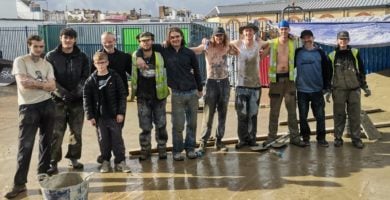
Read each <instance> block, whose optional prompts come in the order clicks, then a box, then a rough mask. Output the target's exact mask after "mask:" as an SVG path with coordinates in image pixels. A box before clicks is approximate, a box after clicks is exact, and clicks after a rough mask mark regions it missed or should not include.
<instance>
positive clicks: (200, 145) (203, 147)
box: [199, 142, 207, 153]
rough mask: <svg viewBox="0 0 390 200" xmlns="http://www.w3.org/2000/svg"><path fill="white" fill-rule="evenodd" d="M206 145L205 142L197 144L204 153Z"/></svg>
mask: <svg viewBox="0 0 390 200" xmlns="http://www.w3.org/2000/svg"><path fill="white" fill-rule="evenodd" d="M206 147H207V144H206V143H205V142H201V143H200V144H199V151H201V152H203V153H206V149H207V148H206Z"/></svg>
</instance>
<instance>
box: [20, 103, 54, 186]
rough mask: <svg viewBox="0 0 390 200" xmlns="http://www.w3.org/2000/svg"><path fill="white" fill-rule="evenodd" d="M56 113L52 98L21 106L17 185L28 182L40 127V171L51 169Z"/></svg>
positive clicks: (44, 171)
mask: <svg viewBox="0 0 390 200" xmlns="http://www.w3.org/2000/svg"><path fill="white" fill-rule="evenodd" d="M54 115H55V114H54V103H53V101H52V100H51V99H49V100H46V101H43V102H40V103H36V104H30V105H20V106H19V150H18V158H17V165H16V174H15V178H14V184H15V185H23V184H26V183H27V174H28V170H29V167H30V161H31V154H32V151H33V147H34V140H35V135H36V133H37V130H38V128H39V136H40V137H39V164H38V173H46V172H47V170H48V169H49V167H50V151H51V149H50V147H51V145H50V142H51V137H52V134H53V128H54V119H55V118H54Z"/></svg>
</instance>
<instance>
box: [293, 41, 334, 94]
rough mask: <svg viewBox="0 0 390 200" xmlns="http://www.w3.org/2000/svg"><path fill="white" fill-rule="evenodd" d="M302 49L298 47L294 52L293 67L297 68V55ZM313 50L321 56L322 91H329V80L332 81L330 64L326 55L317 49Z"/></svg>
mask: <svg viewBox="0 0 390 200" xmlns="http://www.w3.org/2000/svg"><path fill="white" fill-rule="evenodd" d="M303 48H304V47H299V48H297V49H296V50H295V56H294V59H295V60H294V67H296V66H297V55H298V52H299V51H301V50H302V49H303ZM315 50H317V51H318V53H319V54H320V55H321V68H322V80H323V90H330V89H331V80H332V64H331V62H330V60H329V59H328V56H327V55H326V53H325V52H324V51H323V50H322V49H321V48H319V47H315Z"/></svg>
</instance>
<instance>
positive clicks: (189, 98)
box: [172, 90, 199, 154]
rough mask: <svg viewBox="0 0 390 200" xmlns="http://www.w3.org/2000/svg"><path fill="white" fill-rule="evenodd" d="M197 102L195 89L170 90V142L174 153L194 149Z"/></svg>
mask: <svg viewBox="0 0 390 200" xmlns="http://www.w3.org/2000/svg"><path fill="white" fill-rule="evenodd" d="M198 104H199V103H198V95H197V91H196V90H190V91H178V90H172V144H173V153H174V154H175V153H181V152H182V151H183V149H185V150H186V151H187V152H188V151H193V150H194V149H195V145H196V122H197V110H198ZM184 124H186V137H185V140H184V143H183V131H184Z"/></svg>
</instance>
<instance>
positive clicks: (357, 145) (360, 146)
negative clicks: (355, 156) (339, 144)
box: [352, 140, 364, 149]
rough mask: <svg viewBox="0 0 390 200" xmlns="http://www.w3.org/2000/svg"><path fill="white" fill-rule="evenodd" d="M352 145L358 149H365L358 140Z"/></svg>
mask: <svg viewBox="0 0 390 200" xmlns="http://www.w3.org/2000/svg"><path fill="white" fill-rule="evenodd" d="M352 145H353V146H354V147H356V148H358V149H363V148H364V144H363V142H362V141H361V140H357V141H352Z"/></svg>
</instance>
